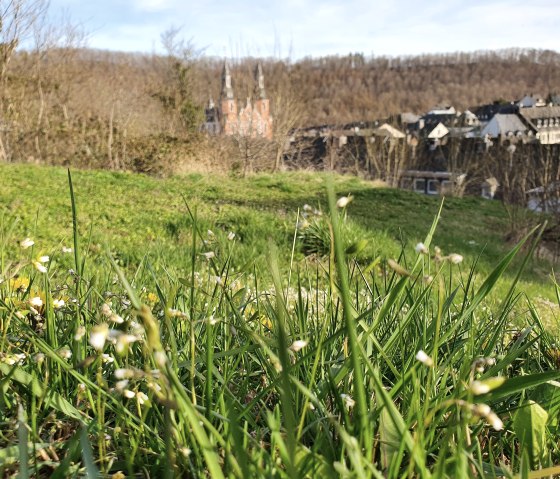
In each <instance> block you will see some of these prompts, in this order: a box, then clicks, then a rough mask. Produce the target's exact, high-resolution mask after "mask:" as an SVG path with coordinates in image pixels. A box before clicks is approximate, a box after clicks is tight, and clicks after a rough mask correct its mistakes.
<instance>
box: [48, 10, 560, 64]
mask: <svg viewBox="0 0 560 479" xmlns="http://www.w3.org/2000/svg"><path fill="white" fill-rule="evenodd" d="M50 3H51V7H50V11H51V13H52V14H53V15H55V14H59V13H60V12H61V11H65V12H66V14H68V15H69V16H70V18H71V20H72V21H73V22H75V23H78V22H79V23H81V24H83V27H84V29H85V30H86V31H87V32H88V33H89V37H88V38H89V40H88V45H89V46H90V47H93V48H102V49H111V50H123V51H141V52H151V51H154V50H155V51H160V49H161V43H160V34H161V33H162V32H164V31H165V30H167V29H168V28H169V27H171V26H175V27H182V35H183V37H184V38H185V39H189V38H192V40H193V42H194V44H195V45H196V46H197V47H201V48H205V53H206V54H208V55H213V56H227V57H240V56H246V55H252V56H265V57H267V56H275V57H281V58H285V57H288V56H289V57H291V58H292V59H299V58H302V57H304V56H315V57H316V56H323V55H335V54H339V55H346V54H348V53H351V52H360V53H364V54H365V55H371V54H374V55H376V56H380V55H390V56H395V55H416V54H420V53H436V52H453V51H474V50H490V49H501V48H509V47H527V48H540V49H551V50H556V51H560V28H558V25H560V0H525V1H517V0H471V1H462V0H461V1H460V0H430V1H428V0H336V1H335V0H283V1H280V0H261V1H250V0H241V1H233V0H230V1H227V0H198V1H193V0H97V1H95V2H92V1H89V0H51V2H50Z"/></svg>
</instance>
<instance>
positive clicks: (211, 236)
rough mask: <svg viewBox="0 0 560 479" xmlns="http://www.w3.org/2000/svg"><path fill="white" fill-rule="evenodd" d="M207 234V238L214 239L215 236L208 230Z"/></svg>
mask: <svg viewBox="0 0 560 479" xmlns="http://www.w3.org/2000/svg"><path fill="white" fill-rule="evenodd" d="M207 234H208V237H209V238H214V236H216V235H215V234H214V232H213V231H212V230H208V231H207Z"/></svg>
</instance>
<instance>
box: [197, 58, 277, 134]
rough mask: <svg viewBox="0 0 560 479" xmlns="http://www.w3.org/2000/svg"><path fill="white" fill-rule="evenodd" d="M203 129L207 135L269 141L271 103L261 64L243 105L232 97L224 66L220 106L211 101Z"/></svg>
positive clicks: (228, 76)
mask: <svg viewBox="0 0 560 479" xmlns="http://www.w3.org/2000/svg"><path fill="white" fill-rule="evenodd" d="M203 129H204V130H205V131H206V132H208V133H210V134H220V133H221V134H224V135H230V136H240V137H251V138H256V137H261V138H266V139H271V138H272V133H273V122H272V115H271V112H270V100H269V98H268V97H267V95H266V90H265V88H264V74H263V71H262V65H261V64H260V63H258V64H257V67H256V68H255V89H254V94H253V97H252V98H251V97H248V98H247V100H246V103H245V104H244V105H243V104H241V105H240V104H239V102H238V100H237V98H236V97H235V94H234V90H233V85H232V78H231V72H230V69H229V65H228V64H227V62H226V63H224V68H223V70H222V89H221V93H220V102H219V106H218V107H216V105H215V104H214V102H213V100H212V99H210V101H209V103H208V107H207V108H206V122H205V123H204V125H203Z"/></svg>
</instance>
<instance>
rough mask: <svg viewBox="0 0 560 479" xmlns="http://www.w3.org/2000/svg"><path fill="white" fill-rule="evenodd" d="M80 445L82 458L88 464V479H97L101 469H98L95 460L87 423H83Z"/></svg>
mask: <svg viewBox="0 0 560 479" xmlns="http://www.w3.org/2000/svg"><path fill="white" fill-rule="evenodd" d="M80 446H81V447H82V458H83V460H84V465H85V466H86V477H87V478H88V479H97V478H98V477H101V476H100V474H99V469H97V466H96V465H95V460H94V459H93V451H92V449H91V444H90V442H89V438H88V430H87V427H86V426H85V425H82V430H81V432H80Z"/></svg>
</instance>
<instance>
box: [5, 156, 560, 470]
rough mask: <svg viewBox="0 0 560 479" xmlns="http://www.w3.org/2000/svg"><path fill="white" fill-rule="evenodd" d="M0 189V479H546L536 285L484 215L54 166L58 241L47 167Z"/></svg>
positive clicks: (494, 216) (460, 204) (491, 211)
mask: <svg viewBox="0 0 560 479" xmlns="http://www.w3.org/2000/svg"><path fill="white" fill-rule="evenodd" d="M0 172H1V174H2V178H3V188H2V189H1V190H0V204H1V205H2V209H3V211H2V224H1V226H0V231H1V233H2V235H1V238H0V253H1V257H2V263H1V275H2V279H3V281H2V283H0V334H1V336H0V474H2V475H3V476H6V477H11V476H13V475H15V474H17V473H19V477H32V476H35V477H83V476H84V475H85V476H87V477H107V476H109V477H110V476H111V475H113V474H117V473H118V472H119V471H122V472H123V473H124V474H126V476H127V477H132V476H135V475H137V476H138V477H278V478H282V477H286V478H288V477H289V478H294V477H296V478H297V477H302V478H303V477H472V476H473V475H476V476H478V477H513V475H515V474H521V475H522V476H523V477H541V476H539V475H534V474H533V475H531V473H530V472H529V471H535V470H537V469H538V468H545V470H544V471H543V474H549V475H550V474H552V473H553V472H555V473H558V470H557V469H554V467H556V466H557V465H559V464H560V447H559V444H558V441H557V437H558V435H557V433H558V420H559V417H560V416H559V414H560V406H559V405H560V401H559V399H558V398H559V397H560V393H559V388H558V384H559V383H558V382H557V381H558V380H560V372H559V371H558V366H559V361H560V353H559V352H558V346H557V341H558V338H557V334H556V332H555V331H557V330H551V327H553V326H555V327H557V323H555V321H556V317H555V316H554V314H555V311H556V307H555V306H553V305H552V303H551V305H550V308H551V310H552V311H553V313H554V314H553V315H552V316H551V317H546V318H544V311H543V307H542V305H540V304H539V303H538V302H537V301H536V300H535V296H536V292H538V294H539V295H542V296H545V297H548V298H553V297H554V296H553V295H554V294H555V289H554V286H553V285H552V284H548V285H546V284H544V283H539V282H537V281H536V280H537V279H538V278H539V277H540V275H541V274H542V273H540V271H541V270H542V269H543V268H546V265H544V264H539V263H535V262H533V261H532V260H530V256H531V248H532V246H531V245H532V241H533V238H534V237H535V234H536V233H534V234H533V235H532V236H530V237H528V238H527V239H526V240H525V242H524V243H523V244H519V245H518V246H516V247H515V248H514V245H510V247H508V246H507V245H505V244H503V242H502V240H501V238H502V235H503V232H504V229H505V225H506V224H507V217H506V214H505V212H504V210H503V209H502V208H501V206H500V205H499V203H496V202H486V201H483V200H479V199H473V198H468V199H463V200H460V199H449V200H446V201H445V203H444V204H443V206H442V207H441V211H440V203H439V200H438V199H434V198H427V197H424V196H417V195H414V194H410V193H406V192H402V191H396V190H387V189H379V188H374V187H373V185H372V184H371V183H367V182H363V181H361V180H358V179H355V178H346V177H336V178H335V179H334V181H333V183H334V184H333V185H332V187H331V191H332V192H331V194H330V195H327V188H326V183H328V181H326V177H324V176H322V175H317V174H301V173H298V174H283V175H279V176H264V175H263V176H256V177H253V178H249V179H243V180H242V179H231V178H225V177H216V178H206V177H201V176H191V177H184V178H170V179H166V180H159V179H154V178H148V177H142V176H136V175H128V174H113V173H108V172H85V171H76V172H73V173H72V185H73V189H74V196H73V198H72V200H73V201H74V203H75V207H76V213H77V214H76V217H75V218H74V219H75V220H76V225H77V230H76V235H75V236H73V233H72V231H73V229H72V222H73V216H72V206H71V205H72V201H71V198H70V194H69V188H68V175H67V172H66V171H65V170H61V169H49V168H37V167H28V166H27V167H26V166H14V165H9V166H6V165H2V166H0ZM348 194H351V195H352V196H353V201H352V202H351V203H350V204H349V205H348V206H347V207H346V208H344V209H340V208H337V207H336V206H335V201H336V198H337V197H338V196H340V195H348ZM304 204H309V205H311V209H313V208H317V209H319V210H320V211H321V212H322V215H321V216H317V215H313V214H308V215H307V218H305V219H306V220H307V221H308V222H309V223H310V226H307V228H301V227H300V228H296V222H297V221H298V214H297V211H298V209H300V210H302V209H303V205H304ZM329 205H330V206H329ZM434 218H436V219H438V220H439V221H434ZM299 220H300V222H301V221H302V220H303V218H301V217H300V218H299ZM436 223H437V225H436ZM209 229H210V230H212V231H213V235H209V234H208V230H209ZM230 231H233V232H235V234H236V237H235V239H233V240H229V239H228V238H227V235H228V234H229V232H230ZM25 237H30V238H32V239H33V240H34V242H35V244H34V245H33V246H32V247H30V248H27V249H23V248H22V247H20V245H19V242H20V241H21V240H22V239H23V238H25ZM419 241H423V242H424V243H425V245H426V246H427V247H428V248H429V249H430V255H422V254H417V253H416V252H415V251H414V245H415V244H416V243H418V242H419ZM472 241H475V242H476V244H472V243H471V242H472ZM62 246H64V247H72V248H73V254H71V253H62V251H61V248H62ZM76 246H77V247H76ZM332 246H334V248H333V247H332ZM435 246H440V247H441V248H442V249H443V256H445V255H447V254H449V253H452V252H453V253H458V254H462V255H463V256H464V257H465V261H463V262H462V263H459V264H453V263H451V262H450V261H449V260H447V259H438V258H436V257H434V256H433V254H434V251H435ZM512 248H514V249H512ZM306 249H314V251H316V252H317V254H316V255H313V256H308V257H306V256H304V251H306ZM209 252H212V253H214V254H213V255H205V254H204V253H209ZM45 254H48V255H49V256H50V257H49V261H46V260H45V259H43V262H44V263H43V264H44V265H46V266H47V268H48V269H47V272H46V273H42V272H40V271H38V269H37V266H38V265H37V263H35V265H34V264H33V261H37V260H38V259H39V256H41V255H45ZM436 256H437V255H436ZM391 258H394V259H395V260H397V261H398V264H397V262H395V261H388V259H391ZM477 258H479V259H478V263H477ZM526 260H527V261H526ZM523 267H525V271H522V269H523ZM521 279H522V280H523V281H520V280H521ZM547 295H548V296H547ZM36 298H40V299H41V302H39V301H38V300H37V299H36ZM60 299H63V300H64V302H65V303H64V305H62V306H61V305H60V303H57V302H55V300H60ZM545 319H546V321H545ZM551 331H553V332H552V333H551ZM419 351H422V352H424V355H425V356H422V355H418V353H419ZM417 358H419V359H417ZM117 477H118V476H117Z"/></svg>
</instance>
